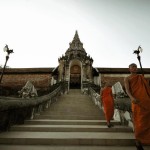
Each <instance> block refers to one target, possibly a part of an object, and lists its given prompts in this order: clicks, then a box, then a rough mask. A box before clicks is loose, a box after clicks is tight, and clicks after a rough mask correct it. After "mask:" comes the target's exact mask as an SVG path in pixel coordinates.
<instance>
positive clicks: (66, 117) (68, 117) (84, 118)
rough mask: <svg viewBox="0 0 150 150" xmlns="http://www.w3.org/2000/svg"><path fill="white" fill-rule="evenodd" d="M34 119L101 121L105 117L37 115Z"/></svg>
mask: <svg viewBox="0 0 150 150" xmlns="http://www.w3.org/2000/svg"><path fill="white" fill-rule="evenodd" d="M34 119H59V120H60V119H64V120H101V119H104V116H98V115H97V116H94V115H91V116H86V115H82V114H81V115H70V114H68V115H63V114H62V115H60V114H59V115H46V114H45V115H42V114H41V115H35V116H34Z"/></svg>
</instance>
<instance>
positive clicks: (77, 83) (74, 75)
mask: <svg viewBox="0 0 150 150" xmlns="http://www.w3.org/2000/svg"><path fill="white" fill-rule="evenodd" d="M70 88H71V89H79V88H81V62H80V61H79V60H73V61H72V62H71V63H70Z"/></svg>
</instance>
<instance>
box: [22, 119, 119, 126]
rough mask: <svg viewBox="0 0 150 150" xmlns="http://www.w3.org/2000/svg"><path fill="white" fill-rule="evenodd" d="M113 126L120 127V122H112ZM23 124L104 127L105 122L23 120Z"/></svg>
mask: <svg viewBox="0 0 150 150" xmlns="http://www.w3.org/2000/svg"><path fill="white" fill-rule="evenodd" d="M111 122H112V124H113V125H120V122H118V121H115V120H112V121H111ZM25 124H32V125H34V124H38V125H106V120H52V119H37V120H36V119H34V120H25Z"/></svg>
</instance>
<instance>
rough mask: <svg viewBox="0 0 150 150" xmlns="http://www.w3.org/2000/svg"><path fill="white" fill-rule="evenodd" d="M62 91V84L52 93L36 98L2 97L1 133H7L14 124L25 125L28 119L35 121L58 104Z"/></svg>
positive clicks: (0, 111) (0, 103)
mask: <svg viewBox="0 0 150 150" xmlns="http://www.w3.org/2000/svg"><path fill="white" fill-rule="evenodd" d="M62 91H63V87H62V85H61V84H60V85H59V86H57V87H56V88H55V89H54V90H53V91H52V92H51V93H49V94H47V95H44V96H40V97H36V98H30V99H22V98H12V97H0V131H7V130H9V128H10V127H11V126H12V125H14V124H23V123H24V121H25V120H26V119H33V118H34V117H35V115H36V114H40V113H41V112H42V111H44V110H45V109H46V108H49V107H50V105H51V104H52V103H54V102H56V101H57V97H58V96H60V95H61V93H63V92H62Z"/></svg>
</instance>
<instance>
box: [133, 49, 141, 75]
mask: <svg viewBox="0 0 150 150" xmlns="http://www.w3.org/2000/svg"><path fill="white" fill-rule="evenodd" d="M142 51H143V49H142V48H141V46H139V47H138V49H137V50H134V52H133V53H134V54H137V59H138V61H139V64H140V67H141V72H142V74H144V71H143V68H142V63H141V57H140V55H139V54H140V52H142Z"/></svg>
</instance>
